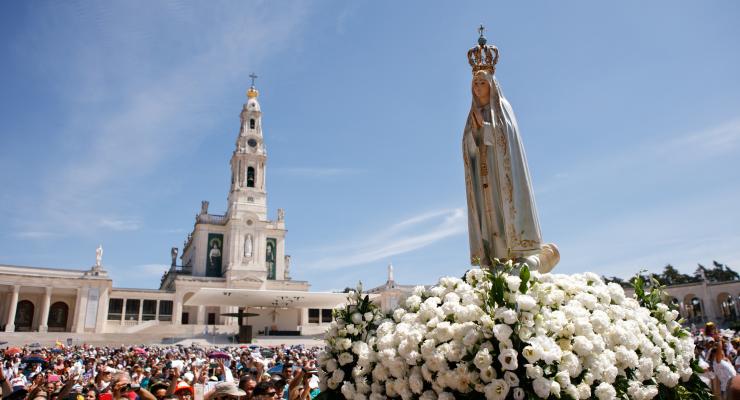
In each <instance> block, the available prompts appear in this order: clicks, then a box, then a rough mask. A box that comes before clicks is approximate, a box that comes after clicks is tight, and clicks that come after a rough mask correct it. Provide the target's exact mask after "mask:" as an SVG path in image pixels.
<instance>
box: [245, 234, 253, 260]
mask: <svg viewBox="0 0 740 400" xmlns="http://www.w3.org/2000/svg"><path fill="white" fill-rule="evenodd" d="M253 246H254V242H253V241H252V234H251V233H247V236H245V237H244V258H252V249H253Z"/></svg>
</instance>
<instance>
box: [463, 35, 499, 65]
mask: <svg viewBox="0 0 740 400" xmlns="http://www.w3.org/2000/svg"><path fill="white" fill-rule="evenodd" d="M485 30H486V29H485V28H484V27H483V25H481V26H480V27H479V28H478V33H480V36H479V37H478V45H477V46H475V47H473V48H472V49H470V50H468V63H470V66H471V67H472V68H473V71H472V72H473V74H475V73H476V72H478V71H489V72H490V73H491V74H493V73H494V72H495V71H496V63H498V47H496V46H493V45H486V42H487V39H486V37H485V36H483V32H485Z"/></svg>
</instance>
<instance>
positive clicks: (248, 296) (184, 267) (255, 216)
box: [0, 84, 345, 339]
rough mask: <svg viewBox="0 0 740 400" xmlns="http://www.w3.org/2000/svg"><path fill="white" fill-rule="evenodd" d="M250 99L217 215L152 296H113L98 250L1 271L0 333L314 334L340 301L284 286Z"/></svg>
mask: <svg viewBox="0 0 740 400" xmlns="http://www.w3.org/2000/svg"><path fill="white" fill-rule="evenodd" d="M258 97H259V93H258V91H257V89H256V88H255V87H254V84H253V85H252V86H251V87H250V89H249V90H248V92H247V102H246V103H245V104H244V106H243V108H242V111H241V114H240V127H239V134H238V136H237V138H236V144H235V149H234V151H233V153H232V156H231V161H230V164H229V165H230V168H231V183H230V188H229V194H228V205H227V210H226V212H225V213H224V214H212V213H211V212H210V210H209V203H208V202H207V201H204V202H202V204H201V209H200V213H199V214H198V215H197V216H196V218H195V224H194V226H193V230H192V232H191V233H190V234H189V235H188V236H187V238H186V240H185V242H184V245H183V248H182V252H181V253H180V250H179V249H177V248H172V251H171V255H172V263H171V266H170V268H169V270H167V271H166V272H165V273H164V275H163V277H162V280H161V282H160V286H159V289H129V288H118V287H115V286H114V283H113V281H112V280H111V279H110V278H109V277H108V275H107V272H106V271H105V269H104V266H103V265H101V262H100V259H101V258H102V249H100V248H99V250H98V261H97V262H96V265H95V266H94V267H92V268H90V269H80V270H71V269H57V268H38V267H22V266H13V265H0V330H2V331H4V332H6V333H11V332H68V333H74V334H78V335H83V336H84V335H88V334H95V335H105V334H136V335H138V336H139V337H142V338H145V337H150V338H151V339H156V338H157V337H166V336H167V337H193V336H197V335H198V334H201V333H203V332H206V330H207V329H212V330H213V331H215V332H218V333H220V334H230V333H236V332H237V330H238V325H239V323H240V320H242V318H243V315H244V314H245V313H249V314H252V315H251V316H250V317H248V318H247V319H246V320H245V321H241V322H243V323H244V324H248V325H250V326H252V327H253V330H254V334H255V335H271V334H272V335H275V334H279V335H312V334H318V333H321V332H323V331H324V330H325V329H326V327H327V326H328V323H329V322H330V321H331V309H332V308H333V307H335V306H337V305H339V304H341V303H342V302H343V301H344V300H345V295H344V294H341V293H316V292H309V286H310V285H309V283H308V282H305V281H296V280H293V279H291V277H290V256H289V255H288V254H286V249H285V234H286V227H285V211H284V210H283V209H278V210H277V218H276V219H274V220H272V219H270V218H268V208H267V192H266V165H267V151H266V148H265V143H264V137H263V131H262V111H261V109H260V104H259V101H258ZM178 258H179V260H180V261H179V262H178ZM224 314H227V315H224ZM228 314H231V315H228ZM234 315H239V317H234Z"/></svg>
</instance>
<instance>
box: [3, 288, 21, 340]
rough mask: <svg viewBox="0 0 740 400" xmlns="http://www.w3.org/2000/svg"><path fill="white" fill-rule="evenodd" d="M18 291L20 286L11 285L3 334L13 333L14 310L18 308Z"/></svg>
mask: <svg viewBox="0 0 740 400" xmlns="http://www.w3.org/2000/svg"><path fill="white" fill-rule="evenodd" d="M20 291H21V285H13V292H12V293H11V294H10V304H9V307H8V322H7V323H6V324H5V332H15V309H16V307H17V306H18V294H19V293H20Z"/></svg>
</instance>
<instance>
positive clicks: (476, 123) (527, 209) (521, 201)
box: [462, 26, 560, 272]
mask: <svg viewBox="0 0 740 400" xmlns="http://www.w3.org/2000/svg"><path fill="white" fill-rule="evenodd" d="M498 57H499V54H498V49H497V48H496V47H495V46H487V45H486V38H485V37H484V36H483V27H482V26H481V29H480V38H479V39H478V46H476V47H474V48H472V49H470V51H468V61H469V63H470V66H471V67H472V69H473V82H472V93H473V101H472V105H471V107H470V113H469V114H468V119H467V122H466V123H465V130H464V133H463V143H462V144H463V160H464V164H465V188H466V192H467V202H468V232H469V235H470V238H469V239H470V256H471V260H472V261H473V262H476V261H477V262H479V263H480V265H481V266H490V265H491V264H492V260H493V259H494V258H497V259H499V260H518V261H525V262H527V264H528V265H529V267H530V268H532V269H537V270H539V271H540V272H549V271H550V270H552V268H553V267H554V266H555V264H557V262H558V261H559V259H560V253H559V252H558V249H557V247H556V246H555V245H554V244H543V243H542V236H541V234H540V224H539V220H538V218H537V207H536V205H535V201H534V190H533V189H532V181H531V178H530V176H529V169H528V167H527V158H526V156H525V154H524V146H523V144H522V141H521V138H520V136H519V127H518V125H517V122H516V118H515V117H514V111H513V110H512V108H511V105H510V104H509V102H508V101H507V100H506V98H505V97H504V95H503V93H502V91H501V88H500V86H499V84H498V81H497V80H496V78H495V77H494V72H495V66H496V63H497V62H498Z"/></svg>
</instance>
